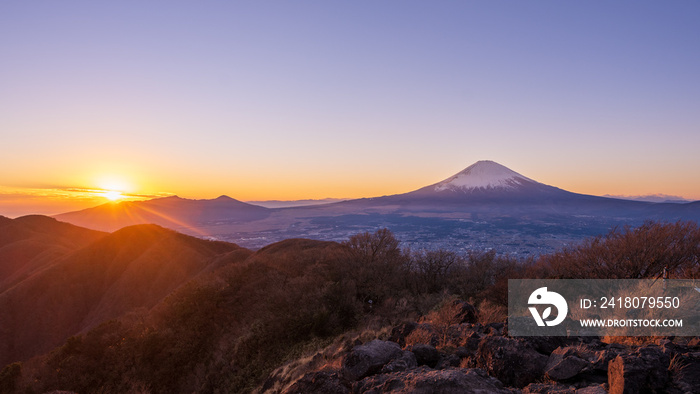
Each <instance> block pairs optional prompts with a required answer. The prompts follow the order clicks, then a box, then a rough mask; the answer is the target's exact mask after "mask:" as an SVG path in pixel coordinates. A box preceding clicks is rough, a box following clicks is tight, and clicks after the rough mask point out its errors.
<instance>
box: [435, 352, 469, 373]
mask: <svg viewBox="0 0 700 394" xmlns="http://www.w3.org/2000/svg"><path fill="white" fill-rule="evenodd" d="M461 361H462V360H461V359H460V358H459V356H457V355H456V354H443V355H441V356H440V361H438V363H437V365H436V366H435V368H437V369H445V368H449V367H459V363H460V362H461Z"/></svg>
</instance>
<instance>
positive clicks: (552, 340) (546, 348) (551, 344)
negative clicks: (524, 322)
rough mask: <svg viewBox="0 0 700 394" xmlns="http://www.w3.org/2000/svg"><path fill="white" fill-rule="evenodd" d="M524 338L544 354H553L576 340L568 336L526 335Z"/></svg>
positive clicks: (529, 344)
mask: <svg viewBox="0 0 700 394" xmlns="http://www.w3.org/2000/svg"><path fill="white" fill-rule="evenodd" d="M522 340H523V341H524V342H525V343H527V344H528V346H530V347H532V348H533V349H535V350H537V351H538V352H540V353H542V354H551V353H552V352H553V351H554V350H556V349H557V348H560V347H566V346H568V345H571V344H572V343H573V342H574V340H573V339H572V338H567V337H525V338H522Z"/></svg>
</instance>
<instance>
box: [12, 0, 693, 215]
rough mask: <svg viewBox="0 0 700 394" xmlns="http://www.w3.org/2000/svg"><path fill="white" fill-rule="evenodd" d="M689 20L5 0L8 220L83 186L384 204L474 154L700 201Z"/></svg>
mask: <svg viewBox="0 0 700 394" xmlns="http://www.w3.org/2000/svg"><path fill="white" fill-rule="evenodd" d="M699 17H700V3H699V2H694V1H676V2H660V1H621V2H615V3H614V4H611V3H610V2H602V1H600V2H560V1H528V2H523V1H406V0H401V1H352V2H351V1H342V2H341V1H333V2H328V1H236V2H229V1H201V2H193V1H112V2H95V1H70V0H62V1H32V2H28V1H11V0H10V1H3V2H0V49H1V50H2V61H0V136H1V140H0V142H1V143H2V154H1V155H0V214H17V213H18V212H20V211H23V210H24V211H27V210H29V211H35V212H41V213H56V212H61V211H62V210H65V209H66V208H67V207H68V206H69V205H70V207H71V208H72V207H73V206H74V205H75V206H85V205H90V204H94V203H97V202H100V201H98V200H99V199H97V200H94V199H93V200H90V199H89V198H87V197H85V196H82V197H84V198H83V200H80V198H77V197H80V196H78V194H79V193H78V192H79V191H80V190H83V189H115V188H116V189H120V190H122V191H125V192H129V193H134V194H138V195H143V196H158V195H165V194H177V195H180V196H182V197H188V198H214V197H216V196H218V195H221V194H227V195H229V196H231V197H234V198H237V199H240V200H266V199H302V198H324V197H342V198H348V197H368V196H379V195H385V194H395V193H403V192H407V191H411V190H415V189H418V188H420V187H422V186H425V185H428V184H432V183H435V182H438V181H440V180H442V179H444V178H447V177H449V176H451V175H453V174H454V173H456V172H458V171H460V170H462V169H463V168H465V167H467V166H468V165H470V164H472V163H473V162H475V161H477V160H481V159H489V160H494V161H497V162H499V163H501V164H503V165H505V166H507V167H509V168H511V169H512V170H514V171H517V172H519V173H521V174H523V175H525V176H527V177H530V178H533V179H535V180H538V181H540V182H543V183H546V184H550V185H554V186H557V187H560V188H563V189H566V190H569V191H574V192H579V193H587V194H596V195H603V194H614V195H643V194H654V193H664V194H669V195H677V196H682V197H685V198H689V199H700V154H699V153H698V149H699V148H700V71H699V70H700V23H698V18H699ZM52 193H53V194H52ZM52 196H53V197H52ZM73 197H75V198H73ZM52 198H53V200H52ZM102 201H104V200H102ZM61 204H63V205H61ZM71 204H72V205H71ZM20 206H21V209H20V208H18V207H20ZM52 211H53V212H52ZM27 213H28V212H27Z"/></svg>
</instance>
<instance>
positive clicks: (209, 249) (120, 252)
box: [0, 223, 700, 393]
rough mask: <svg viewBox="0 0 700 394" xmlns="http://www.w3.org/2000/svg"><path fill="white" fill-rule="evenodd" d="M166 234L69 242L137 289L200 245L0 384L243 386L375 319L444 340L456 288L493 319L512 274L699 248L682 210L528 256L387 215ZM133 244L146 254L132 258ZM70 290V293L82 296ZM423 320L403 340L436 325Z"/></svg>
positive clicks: (688, 267)
mask: <svg viewBox="0 0 700 394" xmlns="http://www.w3.org/2000/svg"><path fill="white" fill-rule="evenodd" d="M168 234H170V235H168V237H166V239H165V240H163V239H160V238H158V237H149V236H146V235H139V236H138V237H127V236H126V235H124V234H117V233H115V234H112V236H109V237H106V238H104V239H102V240H97V241H96V242H95V243H92V244H91V245H90V246H89V247H88V248H87V249H84V250H83V251H81V252H80V253H81V254H80V256H84V257H86V258H87V257H88V256H89V257H90V259H89V261H91V262H93V263H92V264H94V265H99V266H100V267H101V269H100V270H96V271H95V272H94V273H93V274H91V275H87V276H75V277H72V279H71V281H72V282H74V283H79V282H81V281H88V282H89V281H95V278H101V276H99V275H98V272H97V271H104V272H107V273H114V272H117V271H119V272H121V273H127V272H132V271H131V270H133V273H134V275H136V274H137V273H139V272H141V274H140V275H146V273H149V275H152V276H150V277H149V278H150V279H148V280H147V281H145V280H144V279H143V278H141V279H140V280H138V279H137V278H134V280H133V281H132V282H129V283H131V285H130V286H132V287H131V288H132V289H133V290H134V291H138V292H140V293H138V295H134V297H136V298H138V299H143V297H146V298H148V297H149V296H148V294H150V293H149V292H152V289H153V288H154V286H155V287H158V288H161V286H162V284H165V283H167V282H168V281H169V280H170V279H171V278H172V275H173V273H172V270H173V269H175V270H176V271H177V270H182V269H183V268H182V266H183V263H182V262H181V261H182V258H183V257H182V256H192V255H201V256H205V255H206V256H209V257H207V259H206V263H204V264H203V265H202V266H201V267H199V268H198V270H199V271H198V272H201V273H200V274H199V276H197V277H196V278H195V279H193V280H190V282H189V283H187V284H186V285H184V286H182V287H180V288H179V289H178V290H177V291H175V292H173V293H171V295H170V296H168V297H167V298H165V299H163V300H162V301H160V302H159V303H158V304H157V305H156V306H155V307H154V308H152V309H150V310H149V308H150V306H148V305H147V306H146V308H143V309H140V312H131V313H128V314H124V313H121V314H120V315H119V316H121V317H120V318H119V319H115V320H109V321H106V322H104V323H102V324H100V325H97V326H95V327H94V328H93V329H91V330H90V331H88V332H87V333H85V334H81V335H76V336H74V337H71V338H70V339H68V341H66V342H64V344H63V345H62V346H61V347H59V348H56V349H55V350H53V351H52V352H51V353H49V354H48V355H46V356H43V357H40V358H37V359H34V360H32V361H29V362H27V361H26V359H25V360H7V361H8V362H11V361H23V363H21V364H20V363H15V364H10V365H8V366H7V367H5V369H3V370H2V371H1V372H0V392H45V391H51V390H72V391H76V392H81V393H82V392H85V393H89V392H98V391H99V392H104V393H108V392H128V391H139V392H152V393H160V392H163V393H166V392H167V393H172V392H248V391H252V390H253V389H255V388H256V387H259V386H260V385H261V384H262V382H263V381H264V380H265V378H266V377H267V376H268V374H269V373H270V372H271V371H272V370H273V369H275V368H277V367H279V366H280V365H282V364H284V363H285V362H287V361H291V360H295V359H298V358H300V357H302V356H304V355H306V354H308V353H309V352H311V353H312V354H313V352H314V351H316V350H317V349H320V348H323V347H325V346H327V345H329V344H331V343H334V340H336V338H339V336H342V335H344V334H346V333H348V332H358V330H359V331H360V332H361V331H362V330H363V328H365V327H373V328H374V329H376V330H377V332H379V331H380V330H382V327H387V326H391V325H394V324H397V323H398V322H401V321H405V320H418V319H419V318H420V317H421V316H423V318H424V319H425V320H426V321H430V322H431V323H432V324H431V326H432V327H438V331H439V327H443V328H444V330H443V331H444V332H442V334H441V332H437V336H438V341H440V340H442V342H444V343H445V344H446V343H447V342H448V339H447V332H448V329H449V327H450V326H452V325H454V324H455V322H454V321H451V320H450V319H452V318H453V317H454V316H455V313H454V312H455V311H453V310H450V308H452V307H454V305H455V304H454V302H453V301H454V300H455V299H461V300H470V301H471V302H472V303H474V304H475V305H478V306H479V310H480V313H479V317H478V319H479V321H480V322H481V323H493V322H502V321H503V318H504V317H505V315H504V313H505V306H506V305H507V279H509V278H526V277H543V278H604V277H609V278H621V277H630V278H637V277H654V276H656V275H658V274H659V272H661V271H662V270H663V268H664V267H667V270H668V271H669V272H671V273H672V275H673V277H697V274H698V256H699V255H700V253H699V250H700V249H699V248H700V231H699V230H698V227H697V225H695V224H689V223H676V224H660V223H647V224H645V225H644V226H642V227H640V228H638V229H627V228H626V229H622V230H620V231H614V232H612V233H611V234H608V235H607V236H605V237H598V238H595V239H593V240H591V241H588V242H586V243H585V244H583V245H581V246H578V247H575V248H571V249H568V250H564V251H562V252H560V253H557V254H555V255H551V256H543V257H542V258H540V259H539V260H538V261H517V260H515V259H511V258H508V257H501V256H497V255H496V254H494V253H493V252H491V253H472V254H469V255H467V256H460V255H457V254H455V253H452V252H448V251H410V250H404V249H401V245H400V243H399V241H398V240H397V239H396V238H395V237H394V236H393V234H392V233H391V232H390V231H388V230H386V229H382V230H378V231H376V232H374V233H363V234H358V235H356V236H353V237H351V238H350V239H349V240H348V241H346V242H343V243H341V244H339V243H334V242H321V241H311V240H304V239H292V240H287V241H283V242H279V243H276V244H273V245H270V246H268V247H266V248H263V249H261V250H259V251H257V252H255V253H252V252H248V251H244V250H241V249H239V248H236V247H235V246H234V245H231V244H219V243H206V242H205V241H201V240H196V239H194V238H191V237H185V236H179V235H172V233H170V232H169V233H168ZM115 235H116V236H115ZM200 242H202V243H200ZM127 245H129V246H130V247H129V248H127ZM138 245H141V249H139V250H141V252H139V253H135V252H133V248H134V247H135V246H138ZM166 250H167V251H169V253H165V251H166ZM107 251H110V252H107ZM173 252H174V253H175V254H176V255H173ZM144 253H145V254H146V255H147V256H149V258H148V259H146V260H139V257H138V256H141V255H142V254H144ZM108 256H113V257H110V258H108ZM117 256H118V258H117ZM134 261H142V263H141V264H139V265H134V264H133V262H134ZM116 262H120V263H119V264H116ZM127 262H131V263H129V264H127ZM146 262H148V263H146ZM174 262H177V264H175V263H174ZM81 267H83V268H81V270H79V271H80V272H91V271H90V269H88V268H89V267H87V266H84V265H83V266H81ZM174 267H175V268H174ZM136 276H138V275H136ZM119 277H120V278H121V276H119ZM106 278H113V276H110V275H108V276H107V277H106ZM99 280H100V281H102V282H100V283H102V284H104V283H107V282H104V281H105V280H107V279H99ZM119 280H123V279H119ZM66 283H68V282H66ZM109 283H113V284H115V283H118V281H117V282H109ZM45 285H49V284H48V283H46V284H45ZM110 286H111V285H110ZM106 287H107V288H109V286H106ZM97 288H105V287H104V285H100V286H97ZM162 288H164V287H162ZM90 291H93V290H90ZM80 294H93V293H90V292H87V291H86V292H83V293H80ZM95 294H96V293H95ZM78 295H79V293H76V295H75V297H76V298H75V299H74V300H73V301H71V302H75V303H81V302H83V303H84V302H86V301H85V300H82V301H81V299H80V298H79V297H78ZM127 299H130V298H128V297H127ZM148 299H156V296H155V295H154V296H152V298H148ZM114 300H116V298H115V299H114ZM124 305H127V306H132V307H133V306H134V305H136V304H134V303H126V304H124ZM132 309H133V308H132ZM132 309H129V308H123V309H121V310H122V311H123V312H127V311H128V310H132ZM115 317H117V316H115ZM21 324H26V323H21ZM384 331H386V329H384ZM414 332H415V333H416V334H415V335H416V336H418V335H421V333H420V330H416V331H414ZM423 334H424V335H423V336H424V337H425V338H411V340H412V341H414V342H415V343H420V341H424V340H430V339H431V338H432V337H433V334H435V333H427V332H426V333H423Z"/></svg>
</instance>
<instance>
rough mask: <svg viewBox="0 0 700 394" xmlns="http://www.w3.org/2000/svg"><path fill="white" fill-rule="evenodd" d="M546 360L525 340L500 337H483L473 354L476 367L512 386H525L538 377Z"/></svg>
mask: <svg viewBox="0 0 700 394" xmlns="http://www.w3.org/2000/svg"><path fill="white" fill-rule="evenodd" d="M547 360H548V357H547V356H545V355H542V354H540V353H538V352H537V351H535V349H533V348H532V347H530V346H528V345H527V344H526V343H525V342H521V341H519V340H517V339H513V338H504V337H485V338H484V339H482V340H481V343H480V344H479V349H478V350H477V355H476V365H477V366H478V367H480V368H483V369H485V370H486V371H488V373H489V374H490V375H492V376H495V377H496V378H498V379H499V380H500V381H501V382H503V384H505V385H506V386H514V387H525V386H527V385H528V384H530V383H532V382H534V381H536V380H538V379H540V378H542V376H543V374H544V368H545V366H546V365H547Z"/></svg>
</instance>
